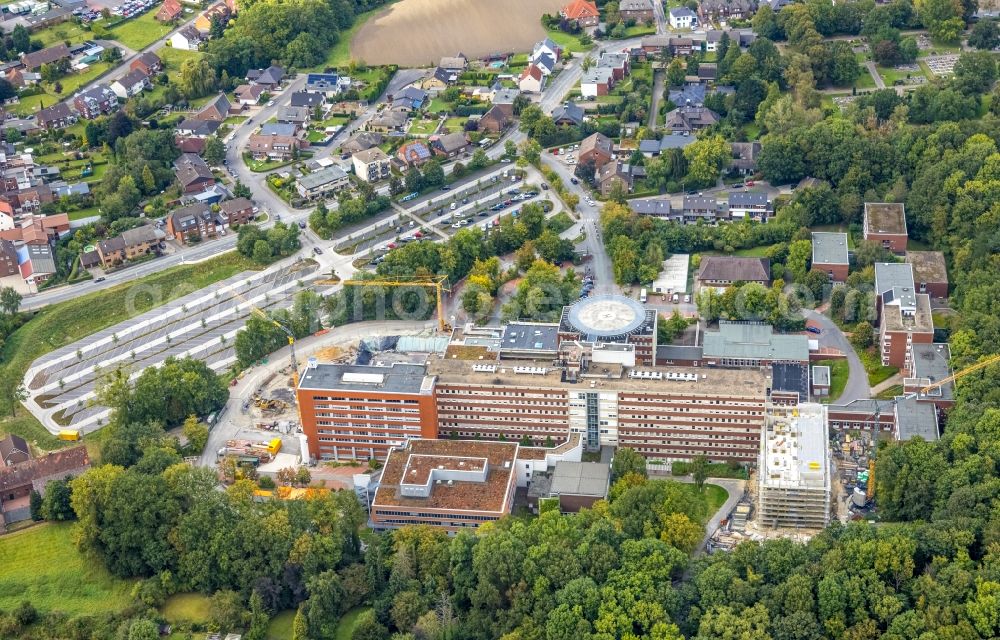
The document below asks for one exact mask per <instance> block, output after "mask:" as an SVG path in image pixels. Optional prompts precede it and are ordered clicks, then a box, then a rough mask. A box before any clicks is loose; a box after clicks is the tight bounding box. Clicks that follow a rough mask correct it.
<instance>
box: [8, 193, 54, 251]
mask: <svg viewBox="0 0 1000 640" xmlns="http://www.w3.org/2000/svg"><path fill="white" fill-rule="evenodd" d="M0 204H2V205H3V207H0V208H2V209H3V211H4V214H3V216H2V218H0V221H3V222H6V218H7V216H8V215H11V214H9V213H7V212H8V211H12V207H11V206H10V203H4V202H0ZM11 217H12V216H11ZM0 229H3V230H0V238H3V239H4V240H10V241H12V242H15V243H18V244H55V242H56V240H58V239H59V238H60V237H61V236H62V235H63V234H65V233H66V232H68V231H69V215H68V214H65V213H57V214H55V215H51V216H41V215H35V214H31V213H29V214H26V215H22V216H21V217H20V219H19V220H17V221H16V222H14V224H13V225H12V226H10V227H7V228H3V227H0Z"/></svg>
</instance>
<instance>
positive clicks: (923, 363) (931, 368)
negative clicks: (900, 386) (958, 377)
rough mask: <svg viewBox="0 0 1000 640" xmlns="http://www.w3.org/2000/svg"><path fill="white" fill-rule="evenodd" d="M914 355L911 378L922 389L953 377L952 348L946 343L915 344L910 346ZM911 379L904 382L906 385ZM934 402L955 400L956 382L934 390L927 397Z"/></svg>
mask: <svg viewBox="0 0 1000 640" xmlns="http://www.w3.org/2000/svg"><path fill="white" fill-rule="evenodd" d="M910 350H911V352H912V354H913V371H912V372H911V378H916V379H917V380H916V381H914V382H915V383H916V384H917V385H919V386H920V387H926V386H927V385H929V384H931V383H933V382H939V381H941V380H944V379H945V378H947V377H949V376H951V365H950V364H949V361H950V360H951V347H949V346H948V345H947V344H946V343H934V344H923V343H915V344H913V345H910ZM909 380H910V378H907V379H906V380H904V385H906V382H907V381H909ZM925 397H926V398H928V399H933V400H954V399H955V382H954V381H951V382H948V383H946V384H943V385H941V386H940V387H938V388H937V389H935V390H932V391H931V392H930V393H928V395H927V396H925Z"/></svg>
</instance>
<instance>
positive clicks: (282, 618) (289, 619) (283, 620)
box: [265, 611, 295, 640]
mask: <svg viewBox="0 0 1000 640" xmlns="http://www.w3.org/2000/svg"><path fill="white" fill-rule="evenodd" d="M293 622H295V611H282V612H281V613H279V614H278V615H276V616H274V617H273V618H271V622H269V623H268V625H267V635H266V636H265V638H266V640H288V639H289V638H291V637H292V623H293Z"/></svg>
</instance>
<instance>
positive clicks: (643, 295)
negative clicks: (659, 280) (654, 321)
mask: <svg viewBox="0 0 1000 640" xmlns="http://www.w3.org/2000/svg"><path fill="white" fill-rule="evenodd" d="M639 302H641V303H643V304H646V290H645V289H643V290H641V291H640V292H639Z"/></svg>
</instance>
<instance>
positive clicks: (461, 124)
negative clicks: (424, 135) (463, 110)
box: [444, 116, 469, 133]
mask: <svg viewBox="0 0 1000 640" xmlns="http://www.w3.org/2000/svg"><path fill="white" fill-rule="evenodd" d="M468 121H469V119H468V118H467V117H465V116H462V117H455V118H448V119H447V120H445V121H444V126H445V127H446V128H447V129H448V131H451V132H452V133H455V132H458V131H465V123H466V122H468Z"/></svg>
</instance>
